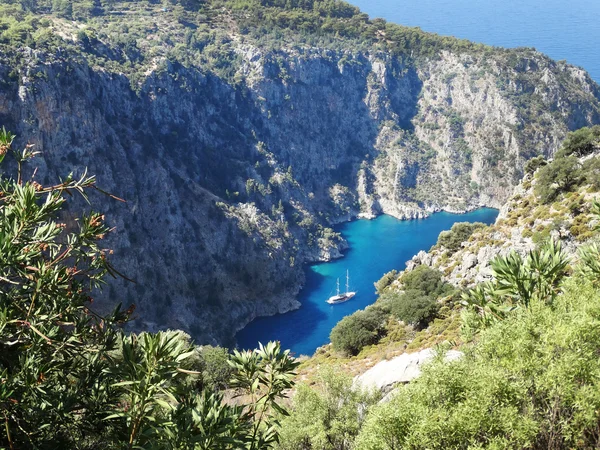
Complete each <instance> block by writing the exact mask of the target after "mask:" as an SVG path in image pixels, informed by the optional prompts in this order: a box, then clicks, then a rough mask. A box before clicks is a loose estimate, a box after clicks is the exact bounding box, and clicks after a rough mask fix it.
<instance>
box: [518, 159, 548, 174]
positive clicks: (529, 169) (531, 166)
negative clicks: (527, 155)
mask: <svg viewBox="0 0 600 450" xmlns="http://www.w3.org/2000/svg"><path fill="white" fill-rule="evenodd" d="M547 164H548V161H546V158H544V157H543V156H541V155H540V156H536V157H535V158H531V159H530V160H529V161H527V163H526V164H525V167H524V171H525V173H528V174H532V173H535V171H536V170H538V169H539V168H540V167H543V166H546V165H547Z"/></svg>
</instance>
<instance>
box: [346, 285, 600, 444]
mask: <svg viewBox="0 0 600 450" xmlns="http://www.w3.org/2000/svg"><path fill="white" fill-rule="evenodd" d="M598 317H600V292H598V290H596V289H594V288H593V287H592V286H591V285H590V284H588V283H585V282H582V280H574V279H573V280H571V281H570V282H569V283H568V284H567V285H566V286H565V293H564V294H563V295H561V296H559V297H558V299H557V302H556V303H555V304H554V305H553V306H539V305H538V307H536V308H532V309H527V310H521V311H520V312H519V313H518V314H514V315H512V316H511V317H510V318H509V319H507V320H505V321H503V322H500V323H497V324H496V325H495V326H494V327H492V328H490V329H489V330H487V331H486V332H485V333H483V335H482V336H481V339H480V341H479V342H478V344H477V345H476V346H475V347H474V349H473V351H472V352H467V354H466V355H465V356H464V357H463V359H461V360H459V361H455V362H452V363H443V362H441V361H436V362H434V363H432V364H431V365H429V366H426V367H425V368H424V370H423V374H422V375H421V377H420V378H418V379H417V380H415V381H413V382H412V383H410V384H408V385H405V386H401V387H399V388H398V389H397V390H396V394H395V395H394V396H393V397H392V399H391V400H390V401H389V402H387V403H383V404H380V405H377V406H375V407H373V408H372V409H371V410H370V411H369V413H368V417H367V421H366V423H365V425H364V426H363V427H362V429H361V431H360V434H359V437H358V438H357V440H356V442H355V445H354V447H353V448H355V449H357V450H372V449H387V450H391V449H396V448H397V449H420V448H429V449H440V450H441V449H465V448H473V449H475V448H479V449H482V448H493V449H507V450H508V449H517V448H518V449H524V448H535V449H548V448H554V449H559V448H561V449H562V448H565V449H566V448H582V449H594V448H598V446H599V445H600V438H599V436H600V435H599V433H598V423H599V421H600V379H599V378H598V376H597V374H598V373H600V359H598V353H597V352H598V348H599V347H600V327H598Z"/></svg>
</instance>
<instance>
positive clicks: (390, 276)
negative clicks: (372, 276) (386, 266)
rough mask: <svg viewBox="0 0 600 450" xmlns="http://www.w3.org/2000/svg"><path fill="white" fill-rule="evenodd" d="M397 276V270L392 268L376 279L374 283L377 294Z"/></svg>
mask: <svg viewBox="0 0 600 450" xmlns="http://www.w3.org/2000/svg"><path fill="white" fill-rule="evenodd" d="M397 278H398V271H397V270H392V271H390V272H388V273H386V274H385V275H384V276H382V277H381V278H380V279H379V280H378V281H376V282H375V283H374V284H375V292H376V293H377V294H378V295H381V294H383V292H384V291H385V289H386V288H387V287H388V286H389V285H390V284H392V283H393V282H394V281H395V280H396V279H397Z"/></svg>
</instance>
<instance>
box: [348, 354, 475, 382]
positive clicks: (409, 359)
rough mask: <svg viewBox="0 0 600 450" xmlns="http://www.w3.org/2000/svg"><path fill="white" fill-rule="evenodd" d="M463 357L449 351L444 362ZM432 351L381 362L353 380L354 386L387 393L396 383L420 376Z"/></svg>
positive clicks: (431, 355) (429, 359)
mask: <svg viewBox="0 0 600 450" xmlns="http://www.w3.org/2000/svg"><path fill="white" fill-rule="evenodd" d="M462 356H463V353H462V352H459V351H458V350H450V351H448V352H447V353H446V355H445V356H444V361H454V360H456V359H459V358H461V357H462ZM433 357H434V351H433V350H432V349H430V348H427V349H425V350H421V351H420V352H416V353H403V354H402V355H400V356H396V357H395V358H392V359H390V360H385V361H381V362H379V363H377V364H375V365H374V366H373V367H371V368H370V369H369V370H367V371H366V372H365V373H363V374H362V375H359V376H358V377H356V378H355V380H354V382H355V385H360V386H361V387H363V388H367V389H374V388H376V389H379V390H380V391H382V392H389V391H390V390H391V388H393V386H394V385H396V384H398V383H408V382H410V381H412V380H414V379H415V378H417V377H418V376H419V375H421V367H422V366H423V364H425V363H427V362H428V361H431V360H432V359H433Z"/></svg>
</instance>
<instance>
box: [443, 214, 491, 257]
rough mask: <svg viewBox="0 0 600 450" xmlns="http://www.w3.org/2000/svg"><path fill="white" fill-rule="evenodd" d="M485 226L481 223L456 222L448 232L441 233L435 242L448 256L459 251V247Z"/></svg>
mask: <svg viewBox="0 0 600 450" xmlns="http://www.w3.org/2000/svg"><path fill="white" fill-rule="evenodd" d="M485 226H486V225H485V224H484V223H481V222H475V223H469V222H458V223H455V224H454V225H452V228H451V229H450V230H449V231H442V232H441V233H440V235H439V237H438V240H437V244H436V246H437V247H444V248H446V249H447V250H448V251H449V252H450V254H452V253H454V252H456V251H457V250H459V249H460V246H461V244H462V243H463V242H465V241H466V240H467V239H469V237H470V236H471V235H472V234H473V233H474V232H475V231H476V230H479V229H481V228H484V227H485Z"/></svg>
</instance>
